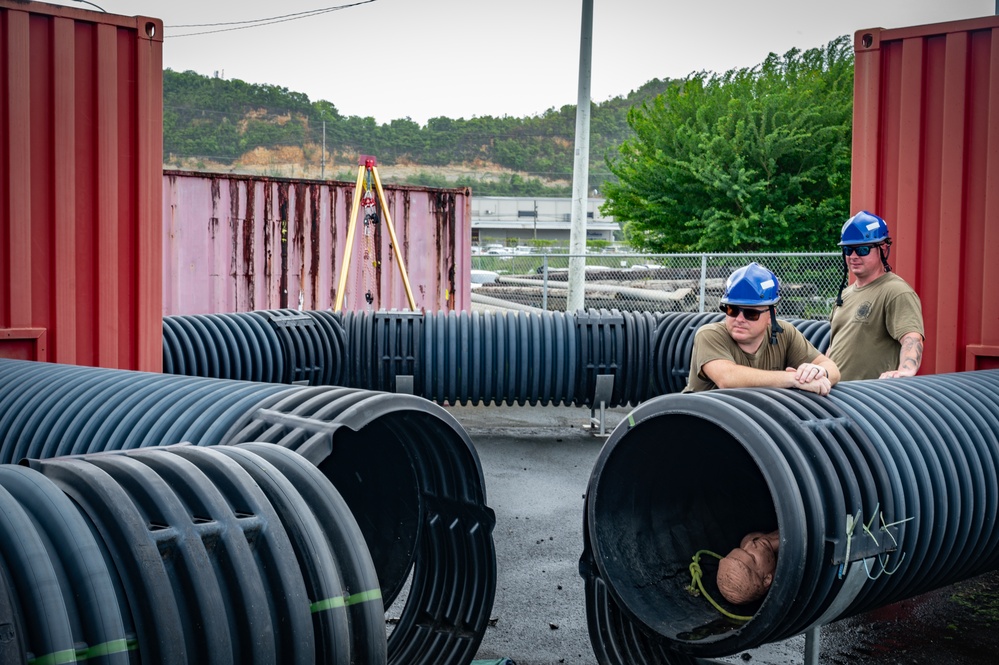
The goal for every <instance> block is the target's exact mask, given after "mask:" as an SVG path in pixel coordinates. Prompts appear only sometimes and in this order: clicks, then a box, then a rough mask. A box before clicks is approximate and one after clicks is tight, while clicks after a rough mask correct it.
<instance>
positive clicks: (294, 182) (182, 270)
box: [163, 171, 471, 315]
mask: <svg viewBox="0 0 999 665" xmlns="http://www.w3.org/2000/svg"><path fill="white" fill-rule="evenodd" d="M355 187H356V183H352V182H350V183H349V182H334V181H317V180H299V179H290V178H269V177H261V176H242V175H233V174H211V173H195V172H188V171H165V172H164V174H163V191H164V196H163V221H164V223H163V239H164V240H163V242H164V258H163V282H164V297H163V314H164V315H170V314H212V313H220V312H244V311H252V310H259V309H279V308H292V309H307V310H317V309H331V308H334V306H335V304H336V300H337V298H336V296H337V293H336V291H337V288H338V286H339V282H340V275H341V272H342V271H344V270H346V271H347V281H346V283H345V287H344V298H343V304H342V307H341V309H342V310H351V311H363V310H365V309H369V308H370V309H372V310H379V309H399V310H409V309H410V308H411V307H410V302H409V298H408V295H407V293H406V289H405V283H404V281H403V278H402V271H401V270H400V264H399V261H398V260H397V259H396V256H395V252H394V251H393V249H392V245H391V234H390V233H389V230H388V228H387V225H388V223H389V222H391V224H392V227H393V229H394V231H395V235H396V239H397V241H398V242H399V244H400V248H399V250H400V252H399V253H400V255H401V257H402V264H403V266H404V267H405V271H406V275H407V277H408V280H409V283H410V286H411V292H412V295H413V300H414V304H415V309H416V310H417V311H438V310H451V309H458V310H462V309H469V308H470V307H471V297H470V293H469V292H468V290H467V289H468V284H469V283H470V281H471V279H470V277H471V248H470V242H469V239H470V237H471V193H470V191H469V190H467V189H436V188H419V187H408V186H397V185H392V186H390V185H386V186H384V188H383V191H384V194H385V199H386V202H387V206H388V213H389V214H388V216H387V217H386V216H385V215H382V216H381V219H380V221H379V222H377V223H371V224H364V222H363V217H364V214H363V209H362V210H359V211H358V215H357V217H355V219H354V220H351V219H350V216H351V207H352V206H351V204H352V202H353V197H354V190H355ZM351 224H354V228H355V233H354V237H353V249H352V251H351V256H350V262H349V265H345V262H344V255H345V248H346V243H347V237H348V230H349V226H350V225H351ZM369 295H370V302H369V299H368V296H369Z"/></svg>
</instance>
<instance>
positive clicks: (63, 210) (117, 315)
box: [0, 0, 163, 371]
mask: <svg viewBox="0 0 999 665" xmlns="http://www.w3.org/2000/svg"><path fill="white" fill-rule="evenodd" d="M162 32H163V26H162V22H161V21H160V20H158V19H154V18H146V17H139V16H137V17H123V16H116V15H113V14H104V13H99V12H91V11H85V10H80V9H75V8H69V7H59V6H55V5H47V4H43V3H36V2H12V1H11V0H0V356H2V357H7V358H23V359H36V360H48V361H53V362H61V363H71V364H79V365H93V366H100V367H112V368H124V369H139V370H147V371H157V370H159V369H160V368H161V365H162V283H161V272H160V271H159V270H158V269H150V267H151V266H157V267H158V266H159V265H160V260H161V259H160V257H161V254H162V232H161V228H160V219H161V207H162V204H161V199H162V192H163V189H162V187H163V166H162V164H163V62H162V47H163V44H162V37H161V35H162Z"/></svg>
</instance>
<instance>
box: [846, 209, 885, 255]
mask: <svg viewBox="0 0 999 665" xmlns="http://www.w3.org/2000/svg"><path fill="white" fill-rule="evenodd" d="M886 240H889V237H888V225H887V224H885V220H883V219H881V218H880V217H878V216H877V215H872V214H871V213H869V212H867V211H866V210H861V211H860V212H858V213H857V214H856V215H854V216H853V217H851V218H850V219H848V220H846V223H845V224H843V230H842V232H840V243H839V244H840V246H841V247H842V246H844V245H845V246H849V245H876V244H878V243H881V242H884V241H886Z"/></svg>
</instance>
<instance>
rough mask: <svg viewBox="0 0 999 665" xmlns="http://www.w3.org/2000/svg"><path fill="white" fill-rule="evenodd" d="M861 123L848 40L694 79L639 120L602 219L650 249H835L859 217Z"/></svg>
mask: <svg viewBox="0 0 999 665" xmlns="http://www.w3.org/2000/svg"><path fill="white" fill-rule="evenodd" d="M852 113H853V52H852V48H851V42H850V41H849V39H848V38H847V37H840V38H839V39H836V40H833V41H832V42H830V43H829V44H828V45H826V47H824V48H819V49H810V50H808V51H805V52H801V51H799V50H797V49H794V50H791V51H788V52H787V53H786V54H784V56H782V57H778V56H776V55H774V54H771V55H770V56H769V57H768V58H767V59H766V60H765V61H764V62H763V63H762V64H761V65H759V66H757V67H754V68H746V69H738V70H731V71H729V72H727V73H725V74H723V75H714V74H708V73H704V72H702V73H698V74H694V75H692V76H690V77H688V78H687V79H686V80H685V81H683V82H681V83H680V84H679V85H673V86H669V87H667V88H666V89H665V91H664V92H663V93H662V94H660V95H658V96H657V97H655V98H653V99H652V100H651V101H650V102H644V103H641V104H640V105H638V106H635V107H634V108H632V109H631V111H630V112H629V113H628V124H629V125H630V126H631V128H632V130H633V131H634V136H633V137H631V138H629V139H627V140H625V141H624V142H623V143H622V144H621V146H620V149H619V153H618V155H617V157H616V158H614V159H611V160H608V162H607V166H608V168H609V169H610V171H611V172H612V173H613V175H614V176H616V177H617V181H609V182H607V183H606V184H605V186H604V194H605V196H606V197H607V202H606V203H605V205H604V206H603V209H602V210H603V212H604V213H605V214H609V215H613V216H614V217H615V218H616V219H618V220H619V221H621V222H623V223H624V229H625V237H626V238H627V240H628V243H629V244H630V245H631V246H632V247H635V248H638V249H643V250H649V251H656V252H673V251H760V250H767V251H803V250H812V251H814V250H820V249H827V248H828V247H829V245H830V243H831V242H832V240H831V239H832V238H835V237H836V233H837V231H838V229H839V225H840V224H842V220H843V219H845V218H846V217H847V216H848V212H849V196H850V147H851V146H850V142H851V133H852V132H851V121H852Z"/></svg>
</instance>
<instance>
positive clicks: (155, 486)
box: [0, 444, 387, 665]
mask: <svg viewBox="0 0 999 665" xmlns="http://www.w3.org/2000/svg"><path fill="white" fill-rule="evenodd" d="M255 451H256V452H255ZM257 452H259V453H260V454H257ZM26 464H27V465H28V466H30V468H27V467H25V466H18V465H11V464H6V465H0V504H2V506H3V510H2V511H0V513H2V514H3V515H4V516H5V519H4V520H0V550H2V552H3V554H4V557H3V558H4V562H5V565H6V567H7V570H9V571H10V573H11V575H10V577H11V579H12V580H13V582H14V584H13V585H12V588H13V589H14V590H15V592H16V597H17V599H18V605H20V606H22V607H24V608H25V611H24V613H23V614H22V615H20V616H18V617H17V620H16V622H15V623H12V624H10V625H9V626H8V630H10V631H11V632H12V633H13V634H14V635H18V636H23V645H22V651H21V654H20V655H19V657H18V658H11V659H5V660H4V661H3V662H5V663H6V662H25V660H27V662H35V663H43V662H52V663H56V662H76V660H85V661H87V662H108V663H128V662H133V661H135V662H138V661H142V662H151V663H178V664H181V663H194V662H205V663H260V664H261V665H267V664H270V663H275V662H279V661H280V662H282V663H297V664H300V665H307V664H309V663H317V662H318V663H341V664H342V665H350V664H352V663H385V662H386V658H387V656H386V641H385V628H384V620H383V617H382V613H381V604H380V602H378V601H379V597H378V578H377V575H376V573H375V569H374V565H373V563H372V562H371V559H370V557H369V556H368V554H367V550H366V548H365V546H364V539H363V536H362V535H361V532H360V529H359V528H358V526H357V523H356V522H355V520H354V517H353V515H352V514H351V513H350V510H349V509H348V508H347V505H346V504H345V503H344V501H343V499H342V498H340V496H339V495H338V494H337V492H336V489H335V488H333V487H332V486H331V485H330V483H329V482H328V481H327V480H326V479H325V478H324V477H323V476H322V474H321V473H320V472H319V470H318V469H316V468H315V467H314V466H312V465H311V464H309V463H308V462H307V461H306V460H304V459H303V458H302V457H301V456H300V455H297V454H295V453H294V452H292V451H290V450H286V449H282V448H280V447H278V446H271V445H266V444H244V445H242V446H213V447H198V446H191V445H176V446H166V447H158V448H144V449H140V450H130V451H115V452H105V453H95V454H91V455H86V456H82V455H81V456H67V457H59V458H55V459H52V460H26ZM317 487H319V488H320V491H319V492H315V491H310V490H312V489H313V488H317ZM342 543H348V544H349V547H348V548H346V549H345V548H343V546H342ZM5 641H6V640H5ZM74 656H75V659H74Z"/></svg>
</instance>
